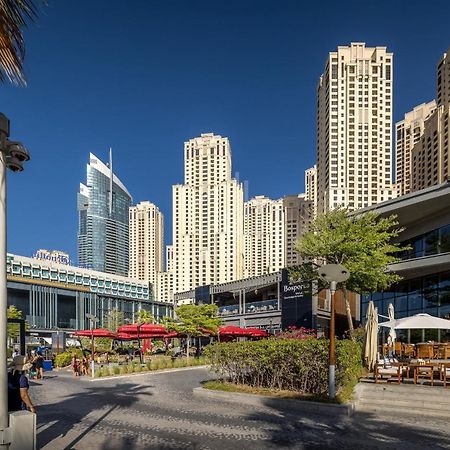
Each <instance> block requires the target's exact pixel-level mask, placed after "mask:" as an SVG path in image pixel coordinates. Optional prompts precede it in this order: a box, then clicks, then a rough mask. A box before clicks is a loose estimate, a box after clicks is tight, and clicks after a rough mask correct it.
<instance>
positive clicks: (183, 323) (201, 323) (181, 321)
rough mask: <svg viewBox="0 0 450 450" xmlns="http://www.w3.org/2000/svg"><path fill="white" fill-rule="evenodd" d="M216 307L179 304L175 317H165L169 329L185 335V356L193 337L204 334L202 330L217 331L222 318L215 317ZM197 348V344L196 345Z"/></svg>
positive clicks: (212, 305)
mask: <svg viewBox="0 0 450 450" xmlns="http://www.w3.org/2000/svg"><path fill="white" fill-rule="evenodd" d="M217 313H218V307H217V305H215V304H208V305H181V306H179V307H178V308H177V309H176V310H175V314H176V319H174V318H170V317H166V318H165V319H164V324H165V326H166V327H167V329H169V330H170V331H176V332H177V333H179V334H183V335H186V338H187V357H189V344H190V340H191V338H193V337H200V336H202V335H204V333H205V331H204V330H209V331H212V332H213V333H216V332H217V329H218V327H219V325H221V323H222V319H220V318H218V317H217ZM197 349H199V345H198V346H197Z"/></svg>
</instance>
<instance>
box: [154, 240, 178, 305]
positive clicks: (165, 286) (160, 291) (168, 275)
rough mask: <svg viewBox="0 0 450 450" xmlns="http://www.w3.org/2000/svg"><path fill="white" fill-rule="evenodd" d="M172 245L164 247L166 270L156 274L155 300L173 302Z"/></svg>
mask: <svg viewBox="0 0 450 450" xmlns="http://www.w3.org/2000/svg"><path fill="white" fill-rule="evenodd" d="M173 279H174V276H173V245H166V270H165V271H164V272H158V276H157V283H156V295H157V300H160V301H166V302H168V301H173V293H174V286H173Z"/></svg>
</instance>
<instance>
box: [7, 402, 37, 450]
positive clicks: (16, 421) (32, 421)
mask: <svg viewBox="0 0 450 450" xmlns="http://www.w3.org/2000/svg"><path fill="white" fill-rule="evenodd" d="M9 427H10V430H11V444H10V446H9V450H36V414H33V413H31V412H29V411H16V412H13V413H10V415H9Z"/></svg>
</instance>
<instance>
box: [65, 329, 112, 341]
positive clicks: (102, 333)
mask: <svg viewBox="0 0 450 450" xmlns="http://www.w3.org/2000/svg"><path fill="white" fill-rule="evenodd" d="M74 334H75V336H82V337H95V338H96V337H100V338H110V339H115V338H116V337H117V334H116V333H113V332H112V331H109V330H105V329H104V328H95V329H93V330H79V331H76V332H75V333H74Z"/></svg>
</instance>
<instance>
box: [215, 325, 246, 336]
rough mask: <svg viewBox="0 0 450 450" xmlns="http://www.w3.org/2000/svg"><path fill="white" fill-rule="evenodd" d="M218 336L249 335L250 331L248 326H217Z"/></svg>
mask: <svg viewBox="0 0 450 450" xmlns="http://www.w3.org/2000/svg"><path fill="white" fill-rule="evenodd" d="M219 336H232V337H251V336H252V331H251V330H249V329H248V328H240V327H237V326H235V325H228V326H225V327H220V328H219Z"/></svg>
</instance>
